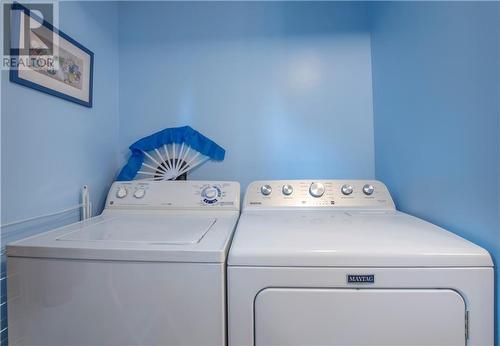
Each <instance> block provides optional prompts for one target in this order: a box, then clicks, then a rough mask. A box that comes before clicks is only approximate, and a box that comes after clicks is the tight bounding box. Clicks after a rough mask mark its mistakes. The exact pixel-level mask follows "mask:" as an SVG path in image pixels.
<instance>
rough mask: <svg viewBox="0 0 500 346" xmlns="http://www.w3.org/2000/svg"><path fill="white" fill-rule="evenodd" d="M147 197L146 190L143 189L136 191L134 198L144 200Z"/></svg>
mask: <svg viewBox="0 0 500 346" xmlns="http://www.w3.org/2000/svg"><path fill="white" fill-rule="evenodd" d="M144 195H146V190H145V189H143V188H142V187H141V188H138V189H137V190H135V191H134V197H135V198H142V197H144Z"/></svg>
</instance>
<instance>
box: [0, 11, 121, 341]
mask: <svg viewBox="0 0 500 346" xmlns="http://www.w3.org/2000/svg"><path fill="white" fill-rule="evenodd" d="M59 6H60V17H59V18H60V25H59V26H60V29H61V30H62V31H64V32H65V33H67V34H68V35H70V36H71V37H72V38H74V39H75V40H77V41H78V42H80V43H82V44H83V45H84V46H86V47H87V48H89V49H90V50H92V51H93V52H94V54H95V60H94V106H93V107H92V108H86V107H83V106H80V105H77V104H75V103H72V102H68V101H66V100H63V99H60V98H57V97H54V96H51V95H48V94H45V93H41V92H38V91H36V90H33V89H30V88H26V87H24V86H20V85H18V84H14V83H11V82H10V81H9V76H8V71H2V81H1V83H2V88H1V98H2V104H1V111H2V118H1V144H2V145H1V156H2V157H1V165H2V176H1V183H2V184H1V185H2V191H1V192H2V193H1V200H2V204H1V223H2V225H5V224H9V223H11V222H14V221H18V220H22V219H26V218H31V217H36V216H39V215H44V214H48V213H53V212H58V211H61V210H64V209H66V208H69V207H71V206H75V205H77V204H78V203H80V201H79V193H80V188H81V186H82V185H83V184H88V185H89V187H90V192H91V197H92V204H93V210H94V213H96V212H99V211H100V210H101V208H102V205H103V201H104V198H105V195H106V192H107V189H108V187H109V185H110V183H111V182H112V180H113V178H114V175H115V174H116V170H117V168H118V164H117V160H116V151H117V143H118V11H117V4H116V3H113V2H106V3H101V2H66V1H64V2H63V1H61V2H59ZM78 217H79V211H78V210H76V211H74V212H69V213H64V214H61V215H58V216H57V217H49V218H43V219H38V220H34V221H33V222H26V223H22V224H18V225H15V226H11V227H2V239H1V245H2V265H1V269H2V270H1V280H0V282H1V285H2V286H1V292H2V297H1V298H2V301H1V305H0V306H1V309H2V311H1V312H2V313H1V316H2V321H1V331H2V333H1V337H0V339H1V342H2V343H1V344H2V345H4V344H6V334H7V330H6V322H7V321H6V314H5V304H4V302H5V299H6V297H5V282H6V280H5V277H4V274H5V263H4V260H5V256H4V251H3V247H4V245H5V243H6V242H8V241H11V240H15V239H16V238H18V237H24V236H27V235H29V234H31V233H33V232H39V231H42V230H46V229H50V228H51V227H53V226H54V225H57V224H60V223H62V222H71V221H74V220H76V219H77V218H78Z"/></svg>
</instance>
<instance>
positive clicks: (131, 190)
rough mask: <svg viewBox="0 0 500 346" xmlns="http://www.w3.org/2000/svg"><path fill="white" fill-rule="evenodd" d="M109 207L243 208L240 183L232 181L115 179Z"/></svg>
mask: <svg viewBox="0 0 500 346" xmlns="http://www.w3.org/2000/svg"><path fill="white" fill-rule="evenodd" d="M106 208H107V209H153V210H154V209H207V208H212V209H214V208H215V209H229V210H239V209H240V184H239V183H238V182H232V181H231V182H230V181H195V180H191V181H143V180H132V181H116V182H114V183H113V185H112V186H111V189H110V190H109V193H108V198H107V200H106Z"/></svg>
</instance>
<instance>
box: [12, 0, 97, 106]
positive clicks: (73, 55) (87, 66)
mask: <svg viewBox="0 0 500 346" xmlns="http://www.w3.org/2000/svg"><path fill="white" fill-rule="evenodd" d="M10 41H11V42H10V43H11V46H10V47H11V48H10V54H11V59H12V60H13V61H15V62H16V63H15V64H12V65H11V68H10V81H11V82H14V83H17V84H20V85H23V86H26V87H29V88H32V89H35V90H38V91H41V92H44V93H47V94H50V95H53V96H57V97H59V98H62V99H65V100H68V101H71V102H75V103H77V104H80V105H82V106H85V107H92V89H93V72H94V53H93V52H92V51H91V50H89V49H88V48H86V47H85V46H83V45H82V44H81V43H79V42H77V41H76V40H74V39H73V38H71V37H70V36H68V35H67V34H65V33H64V32H62V31H61V30H59V29H57V28H55V27H54V26H53V25H52V24H51V23H49V22H47V21H45V20H44V19H42V18H40V17H39V16H38V15H37V14H35V13H34V12H32V11H30V10H29V9H28V8H26V7H24V6H23V5H21V4H19V3H14V4H12V7H11V38H10Z"/></svg>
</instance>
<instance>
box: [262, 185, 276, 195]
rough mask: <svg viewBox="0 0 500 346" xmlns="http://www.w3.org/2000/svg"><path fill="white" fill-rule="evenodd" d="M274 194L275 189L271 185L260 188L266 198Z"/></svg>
mask: <svg viewBox="0 0 500 346" xmlns="http://www.w3.org/2000/svg"><path fill="white" fill-rule="evenodd" d="M271 192H273V188H272V187H271V185H267V184H266V185H262V186H261V187H260V193H262V194H263V195H264V196H269V195H270V194H271Z"/></svg>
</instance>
